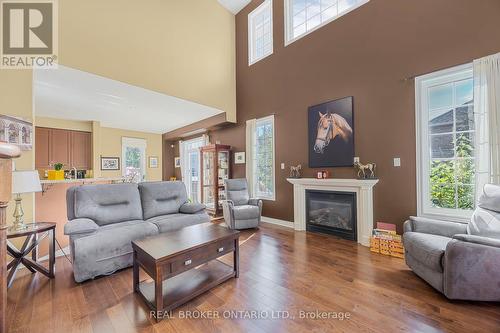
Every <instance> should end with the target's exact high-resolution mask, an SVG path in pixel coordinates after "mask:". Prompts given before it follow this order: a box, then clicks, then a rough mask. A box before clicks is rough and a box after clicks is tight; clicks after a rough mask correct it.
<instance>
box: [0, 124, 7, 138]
mask: <svg viewBox="0 0 500 333" xmlns="http://www.w3.org/2000/svg"><path fill="white" fill-rule="evenodd" d="M6 127H7V124H6V123H5V121H3V120H2V119H0V141H5V142H7V141H8V140H7V136H6V135H5V134H6V130H5V128H6Z"/></svg>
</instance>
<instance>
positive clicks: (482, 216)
mask: <svg viewBox="0 0 500 333" xmlns="http://www.w3.org/2000/svg"><path fill="white" fill-rule="evenodd" d="M467 231H468V233H469V234H470V235H476V236H483V237H489V238H499V239H500V213H498V212H495V211H493V210H488V209H483V208H481V207H476V210H474V214H472V218H471V220H470V222H469V225H468V226H467Z"/></svg>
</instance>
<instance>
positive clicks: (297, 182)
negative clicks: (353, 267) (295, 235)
mask: <svg viewBox="0 0 500 333" xmlns="http://www.w3.org/2000/svg"><path fill="white" fill-rule="evenodd" d="M287 180H288V182H290V183H292V184H293V205H294V225H295V230H306V226H307V223H306V222H307V221H306V214H307V207H306V193H307V192H308V191H325V192H328V191H329V192H349V193H355V194H356V217H355V221H356V225H355V230H356V231H357V232H356V234H357V242H358V243H360V244H361V245H364V246H370V238H371V236H372V230H373V187H374V186H375V184H377V183H378V179H334V178H330V179H316V178H297V179H295V178H287Z"/></svg>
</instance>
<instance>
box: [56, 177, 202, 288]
mask: <svg viewBox="0 0 500 333" xmlns="http://www.w3.org/2000/svg"><path fill="white" fill-rule="evenodd" d="M187 201H188V200H187V194H186V188H185V186H184V184H183V183H182V182H144V183H140V184H133V183H123V184H101V185H82V186H75V187H71V188H69V189H68V191H67V193H66V202H67V211H68V223H67V224H66V225H65V226H64V234H65V235H68V236H69V240H70V249H71V256H72V259H73V272H74V277H75V280H76V281H77V282H82V281H85V280H88V279H93V278H95V277H97V276H99V275H108V274H111V273H113V272H115V271H116V270H119V269H122V268H125V267H129V266H131V265H132V245H131V241H133V240H136V239H140V238H144V237H147V236H151V235H155V234H158V233H161V232H166V231H170V230H176V229H180V228H183V227H186V226H190V225H194V224H199V223H205V222H209V221H210V218H209V216H208V214H207V213H206V212H205V206H203V205H200V204H197V203H188V202H187Z"/></svg>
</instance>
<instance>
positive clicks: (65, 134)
mask: <svg viewBox="0 0 500 333" xmlns="http://www.w3.org/2000/svg"><path fill="white" fill-rule="evenodd" d="M69 140H70V131H68V130H64V129H55V128H53V129H51V130H50V137H49V147H50V148H49V156H50V163H51V164H52V163H62V164H64V168H65V169H66V168H68V167H69V168H71V160H70V142H69Z"/></svg>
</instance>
